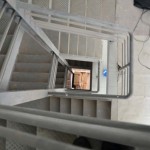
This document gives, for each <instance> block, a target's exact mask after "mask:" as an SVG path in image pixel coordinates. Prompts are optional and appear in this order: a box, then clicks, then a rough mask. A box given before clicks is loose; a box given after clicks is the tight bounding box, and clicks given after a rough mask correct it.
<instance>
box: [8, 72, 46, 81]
mask: <svg viewBox="0 0 150 150" xmlns="http://www.w3.org/2000/svg"><path fill="white" fill-rule="evenodd" d="M48 78H49V74H48V73H33V72H32V73H28V72H27V73H26V72H13V74H12V78H11V81H17V82H46V83H47V82H48Z"/></svg>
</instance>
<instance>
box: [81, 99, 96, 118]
mask: <svg viewBox="0 0 150 150" xmlns="http://www.w3.org/2000/svg"><path fill="white" fill-rule="evenodd" d="M96 105H97V103H96V100H85V99H84V100H83V115H84V116H88V117H96V111H97V108H96Z"/></svg>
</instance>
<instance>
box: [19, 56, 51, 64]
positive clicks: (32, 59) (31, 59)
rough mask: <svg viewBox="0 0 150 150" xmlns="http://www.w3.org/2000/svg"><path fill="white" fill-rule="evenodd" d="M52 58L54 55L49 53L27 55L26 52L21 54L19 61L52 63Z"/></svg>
mask: <svg viewBox="0 0 150 150" xmlns="http://www.w3.org/2000/svg"><path fill="white" fill-rule="evenodd" d="M51 60H52V57H51V56H49V55H25V54H19V55H18V59H17V63H18V62H22V63H50V62H51Z"/></svg>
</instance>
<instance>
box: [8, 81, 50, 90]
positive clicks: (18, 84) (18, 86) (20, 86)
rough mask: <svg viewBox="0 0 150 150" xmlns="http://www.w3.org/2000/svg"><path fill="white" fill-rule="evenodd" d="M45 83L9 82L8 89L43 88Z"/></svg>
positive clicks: (45, 85) (45, 86)
mask: <svg viewBox="0 0 150 150" xmlns="http://www.w3.org/2000/svg"><path fill="white" fill-rule="evenodd" d="M45 88H47V83H44V82H16V81H15V82H13V81H11V82H10V85H9V89H10V90H30V89H45Z"/></svg>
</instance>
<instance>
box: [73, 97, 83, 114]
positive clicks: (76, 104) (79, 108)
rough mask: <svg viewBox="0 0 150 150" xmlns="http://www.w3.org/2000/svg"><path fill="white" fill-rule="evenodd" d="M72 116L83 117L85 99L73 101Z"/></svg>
mask: <svg viewBox="0 0 150 150" xmlns="http://www.w3.org/2000/svg"><path fill="white" fill-rule="evenodd" d="M71 114H74V115H83V99H71Z"/></svg>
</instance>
